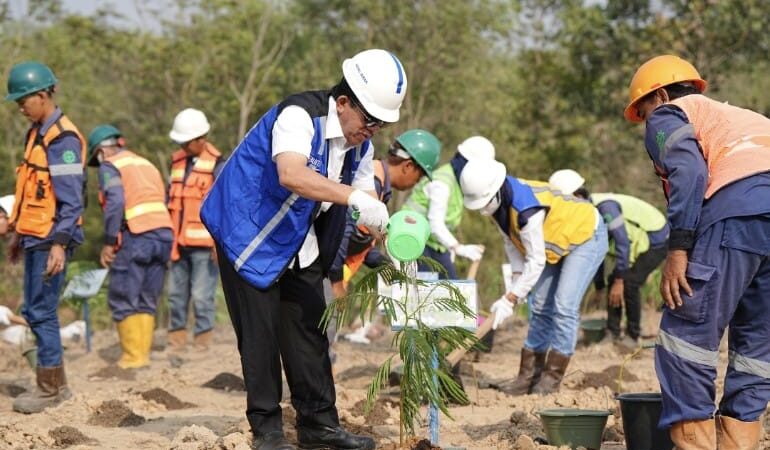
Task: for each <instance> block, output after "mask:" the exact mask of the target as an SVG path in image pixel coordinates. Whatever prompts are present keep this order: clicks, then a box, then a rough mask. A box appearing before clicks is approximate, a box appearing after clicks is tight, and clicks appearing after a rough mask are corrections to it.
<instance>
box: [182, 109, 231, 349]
mask: <svg viewBox="0 0 770 450" xmlns="http://www.w3.org/2000/svg"><path fill="white" fill-rule="evenodd" d="M210 129H211V125H209V121H208V119H206V115H205V114H203V112H201V111H198V110H197V109H192V108H187V109H185V110H183V111H181V112H180V113H179V114H177V115H176V117H175V118H174V124H173V126H172V128H171V132H169V137H170V138H171V140H172V141H174V142H175V143H177V144H179V146H180V147H181V148H180V149H179V150H177V151H176V152H174V154H173V155H172V157H171V180H170V183H169V184H170V186H169V191H168V210H169V212H170V213H171V223H172V224H173V226H174V246H173V250H172V252H171V274H170V276H169V288H168V303H169V315H170V323H169V326H168V344H169V346H171V348H172V349H181V348H183V347H184V346H185V344H186V342H187V330H186V327H187V312H188V310H189V306H190V303H192V304H193V311H194V312H195V329H194V331H193V336H194V338H193V341H194V344H195V346H196V347H197V348H199V349H205V348H208V346H209V343H210V341H211V336H212V334H213V333H212V330H213V328H214V316H215V313H216V301H215V298H214V294H215V291H216V287H217V280H218V278H219V270H218V268H217V262H216V252H215V250H214V240H213V239H212V238H211V235H210V234H209V232H208V230H206V227H204V226H203V223H201V219H200V209H201V203H202V202H203V197H205V196H206V194H207V193H208V192H209V189H211V186H212V185H213V184H214V179H215V178H216V177H217V175H219V172H220V171H221V170H222V165H223V160H222V154H221V153H220V152H219V150H217V149H216V147H214V145H212V144H211V143H210V142H209V141H208V139H207V138H206V137H207V135H208V132H209V130H210Z"/></svg>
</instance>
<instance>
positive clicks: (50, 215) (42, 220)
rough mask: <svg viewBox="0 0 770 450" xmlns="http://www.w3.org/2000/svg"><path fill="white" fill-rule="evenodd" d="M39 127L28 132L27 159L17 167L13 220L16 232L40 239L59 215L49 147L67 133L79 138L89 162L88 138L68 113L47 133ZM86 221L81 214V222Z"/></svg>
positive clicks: (84, 156)
mask: <svg viewBox="0 0 770 450" xmlns="http://www.w3.org/2000/svg"><path fill="white" fill-rule="evenodd" d="M39 131H40V127H39V126H33V127H32V128H30V130H29V131H28V132H27V145H26V147H25V149H24V160H23V161H22V162H21V164H19V167H17V168H16V201H15V203H14V208H13V212H12V214H11V219H10V223H12V224H14V223H15V229H16V232H17V233H19V234H22V235H27V236H35V237H38V238H41V239H44V238H46V237H48V235H49V234H50V233H51V229H52V228H53V223H54V220H55V218H56V195H55V193H54V191H53V184H52V183H51V172H50V170H49V168H48V153H47V152H48V146H49V145H51V142H53V141H54V140H56V138H58V137H59V136H61V135H62V134H65V133H69V134H74V135H75V136H77V137H78V139H80V147H81V148H80V157H81V161H82V162H83V167H84V168H85V164H86V140H85V139H83V135H82V134H80V131H79V130H78V129H77V127H76V126H75V124H73V123H72V121H71V120H69V118H67V116H64V115H62V116H61V117H60V118H59V120H57V121H56V122H55V123H54V124H53V125H51V127H50V128H48V131H46V133H45V135H44V136H41V135H40V133H39ZM82 222H83V220H82V217H81V218H79V219H78V224H81V223H82Z"/></svg>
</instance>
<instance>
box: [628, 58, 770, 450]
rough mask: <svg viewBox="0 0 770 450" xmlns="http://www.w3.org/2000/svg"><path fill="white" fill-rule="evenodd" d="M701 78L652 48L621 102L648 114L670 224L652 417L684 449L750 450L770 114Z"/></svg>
mask: <svg viewBox="0 0 770 450" xmlns="http://www.w3.org/2000/svg"><path fill="white" fill-rule="evenodd" d="M706 86H707V83H706V81H705V80H703V79H702V78H701V76H700V74H699V73H698V71H697V70H696V69H695V67H693V66H692V64H690V63H689V62H687V61H685V60H683V59H681V58H679V57H677V56H674V55H663V56H658V57H655V58H652V59H650V60H649V61H647V62H645V63H644V64H642V65H641V66H640V67H639V69H637V71H636V74H634V77H633V79H632V80H631V84H630V86H629V104H628V106H627V107H626V109H625V111H624V116H625V118H626V119H627V120H629V121H631V122H644V123H645V128H646V132H645V147H646V148H647V153H648V155H649V156H650V159H651V160H652V163H653V167H654V169H655V172H656V173H657V174H658V176H660V178H661V180H662V182H663V193H664V195H665V197H666V200H667V201H668V209H667V217H668V222H669V225H670V226H671V237H670V238H669V245H668V254H667V256H666V262H665V265H664V266H663V272H662V277H661V286H660V290H661V294H662V295H663V300H664V301H665V302H666V305H667V306H668V307H667V308H665V309H664V311H663V317H662V318H661V322H660V331H659V333H658V339H657V343H656V344H657V346H656V350H655V371H656V373H657V375H658V380H659V381H660V387H661V393H662V395H663V410H662V412H661V418H660V423H659V424H658V425H659V426H660V427H661V428H670V429H671V438H672V440H673V441H674V443H675V444H676V446H677V448H678V449H682V450H690V449H693V450H695V449H715V448H717V447H718V448H720V449H757V448H758V446H759V437H760V435H761V433H762V424H761V422H760V420H759V419H760V416H761V415H762V414H763V413H764V412H765V409H766V408H767V403H768V400H770V295H768V292H770V258H768V256H770V201H768V199H770V119H768V118H767V117H765V116H763V115H761V114H758V113H756V112H754V111H751V110H748V109H744V108H739V107H737V106H732V105H729V104H727V103H723V102H720V101H717V100H714V99H711V98H709V97H707V96H705V95H703V92H704V91H705V90H706ZM728 327H729V329H730V338H729V340H728V344H729V349H730V358H729V362H728V365H727V373H726V375H725V381H724V393H723V395H722V399H721V401H720V403H719V408H718V409H717V411H716V414H715V408H714V403H715V400H716V399H715V393H716V386H715V383H714V380H715V379H716V376H717V365H718V363H719V344H720V341H721V340H722V336H723V334H724V332H725V329H727V328H728ZM717 429H719V431H717Z"/></svg>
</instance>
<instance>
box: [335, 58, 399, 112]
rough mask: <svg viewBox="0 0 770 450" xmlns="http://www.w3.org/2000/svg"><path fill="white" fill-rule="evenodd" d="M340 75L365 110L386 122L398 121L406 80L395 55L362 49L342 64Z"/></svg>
mask: <svg viewBox="0 0 770 450" xmlns="http://www.w3.org/2000/svg"><path fill="white" fill-rule="evenodd" d="M342 75H343V76H344V77H345V81H347V82H348V85H349V86H350V89H352V90H353V94H355V95H356V97H357V98H358V100H359V101H360V102H361V106H363V107H364V109H365V110H366V112H368V113H369V114H371V115H372V116H374V117H376V118H377V119H380V120H382V121H385V122H397V121H398V118H399V108H401V103H402V102H403V101H404V97H405V96H406V85H407V81H406V72H405V71H404V66H403V65H402V64H401V61H399V60H398V58H396V55H394V54H393V53H390V52H388V51H385V50H380V49H371V50H364V51H362V52H360V53H358V54H356V55H355V56H353V57H352V58H348V59H346V60H345V61H344V62H343V63H342Z"/></svg>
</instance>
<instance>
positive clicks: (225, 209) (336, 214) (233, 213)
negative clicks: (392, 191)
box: [201, 91, 370, 289]
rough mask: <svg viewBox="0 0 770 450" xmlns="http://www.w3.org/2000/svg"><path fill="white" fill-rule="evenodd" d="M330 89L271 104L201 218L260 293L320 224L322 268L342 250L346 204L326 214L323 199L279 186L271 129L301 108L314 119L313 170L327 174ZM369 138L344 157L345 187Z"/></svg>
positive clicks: (240, 147)
mask: <svg viewBox="0 0 770 450" xmlns="http://www.w3.org/2000/svg"><path fill="white" fill-rule="evenodd" d="M329 96H330V92H329V91H310V92H304V93H301V94H296V95H292V96H290V97H288V98H287V99H286V100H284V101H283V102H281V103H279V104H277V105H275V106H273V107H272V108H270V110H269V111H268V112H267V113H265V115H264V116H262V118H261V119H259V121H258V122H257V124H256V125H254V127H253V128H252V129H251V130H249V132H248V133H247V134H246V136H245V137H244V138H243V141H241V143H240V144H238V146H237V147H236V148H235V150H234V151H233V153H232V155H231V156H230V158H229V159H228V160H227V163H225V166H224V168H223V169H222V173H221V174H220V176H219V177H218V178H217V179H216V181H215V182H214V185H213V186H212V188H211V190H210V191H209V193H208V195H207V196H206V198H205V199H204V201H203V205H202V206H201V220H202V221H203V223H204V224H205V225H206V228H207V229H208V231H209V233H211V236H212V237H213V238H214V240H215V241H216V242H217V243H218V244H219V246H220V247H221V249H222V250H223V253H224V254H221V255H219V257H220V258H221V257H225V258H227V260H228V261H229V262H230V263H231V264H232V265H233V267H234V268H235V270H236V271H237V272H238V273H239V274H240V276H241V277H243V278H244V279H245V280H246V281H248V282H249V283H250V284H252V285H253V286H255V287H256V288H258V289H266V288H268V287H270V286H271V285H272V284H273V283H275V282H276V281H277V280H278V279H279V278H280V276H281V274H282V273H283V272H284V270H286V268H287V267H288V265H289V262H290V261H291V260H292V258H294V257H295V256H296V254H297V252H298V251H299V249H300V247H301V246H302V243H303V242H304V240H305V236H306V235H307V233H308V231H309V230H310V226H311V224H315V228H316V235H317V237H318V247H319V253H320V257H321V265H322V268H323V271H324V272H326V271H327V270H328V267H329V266H330V265H331V263H332V261H333V259H334V255H335V254H336V252H337V250H338V249H339V244H340V240H341V239H342V234H343V230H344V224H345V214H346V211H347V206H344V205H332V207H331V208H329V210H328V211H327V212H325V213H323V214H321V215H320V216H319V215H318V210H319V207H320V202H316V201H314V200H309V199H306V198H303V197H300V196H299V195H297V194H295V193H293V192H291V191H289V190H288V189H286V188H284V187H283V186H281V184H280V183H279V182H278V172H277V168H276V164H275V163H274V162H273V159H272V147H273V146H272V141H273V125H274V124H275V121H276V119H277V118H278V115H279V114H280V113H281V111H283V109H284V108H286V107H287V106H299V107H301V108H303V109H304V110H306V111H307V112H308V114H309V115H310V117H311V118H312V120H313V128H314V130H315V133H314V134H313V140H312V144H311V150H310V156H309V157H308V161H307V166H308V167H310V168H311V169H313V170H315V171H316V172H318V173H319V174H320V175H322V176H324V177H325V176H327V166H328V160H329V143H328V141H327V139H326V138H325V136H324V133H325V131H326V116H327V115H328V112H329V111H328V109H329V108H328V104H329V103H328V102H329ZM369 149H370V143H369V141H368V140H367V141H364V142H363V143H362V144H361V145H359V146H357V147H356V148H354V149H351V150H349V151H348V152H347V154H346V155H345V161H344V164H343V169H342V179H341V182H342V183H343V184H348V185H350V184H351V183H352V181H353V178H354V176H355V173H356V171H357V170H358V166H359V163H360V161H361V159H362V158H363V156H364V155H365V154H366V152H367V151H369Z"/></svg>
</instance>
